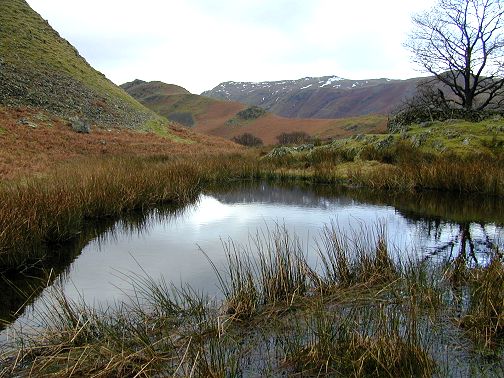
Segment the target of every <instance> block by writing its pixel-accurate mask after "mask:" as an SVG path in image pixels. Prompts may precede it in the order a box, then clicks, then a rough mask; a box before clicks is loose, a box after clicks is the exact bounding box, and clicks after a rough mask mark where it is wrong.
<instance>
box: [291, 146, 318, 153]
mask: <svg viewBox="0 0 504 378" xmlns="http://www.w3.org/2000/svg"><path fill="white" fill-rule="evenodd" d="M314 147H315V145H313V144H302V145H300V146H296V147H293V150H294V151H297V152H301V151H310V150H313V148H314Z"/></svg>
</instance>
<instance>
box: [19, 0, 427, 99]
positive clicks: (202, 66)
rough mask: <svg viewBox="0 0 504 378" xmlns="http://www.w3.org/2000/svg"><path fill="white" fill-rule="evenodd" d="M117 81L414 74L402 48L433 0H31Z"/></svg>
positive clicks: (211, 82) (193, 87)
mask: <svg viewBox="0 0 504 378" xmlns="http://www.w3.org/2000/svg"><path fill="white" fill-rule="evenodd" d="M28 3H29V4H30V5H31V6H32V7H33V9H35V10H36V11H37V12H38V13H40V14H41V15H42V17H43V18H44V19H47V20H48V21H49V23H50V24H51V26H52V27H53V28H55V29H56V30H57V31H58V32H59V33H60V35H61V36H62V37H64V38H66V39H67V40H68V41H70V43H72V44H73V45H74V46H75V47H76V48H77V49H78V50H79V52H80V53H81V55H82V56H83V57H84V58H86V60H87V61H88V62H89V63H90V64H91V65H92V66H93V67H95V68H96V69H98V70H99V71H101V72H103V73H104V74H105V75H106V76H107V77H108V78H109V79H111V80H112V81H113V82H115V83H116V84H122V83H124V82H126V81H131V80H133V79H136V78H138V79H142V80H147V81H151V80H161V81H164V82H166V83H173V84H178V85H181V86H183V87H185V88H186V89H188V90H189V91H191V92H193V93H200V92H202V91H204V90H207V89H212V88H213V87H215V86H216V85H218V84H219V83H221V82H223V81H230V80H233V81H266V80H283V79H299V78H302V77H305V76H326V75H337V76H341V77H344V78H348V79H369V78H380V77H387V78H391V79H404V78H409V77H414V76H420V75H421V74H422V73H421V72H419V71H417V67H415V66H414V65H413V64H412V63H411V62H410V59H409V55H408V53H407V52H406V51H405V50H404V48H403V47H402V43H403V42H404V40H405V38H406V36H407V34H408V32H409V30H410V29H411V14H412V13H414V12H418V11H421V10H424V9H426V8H429V7H430V6H431V5H432V4H433V3H434V0H381V1H377V0H349V1H339V0H135V1H130V0H85V1H84V0H71V1H68V0H28Z"/></svg>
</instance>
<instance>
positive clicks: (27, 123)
mask: <svg viewBox="0 0 504 378" xmlns="http://www.w3.org/2000/svg"><path fill="white" fill-rule="evenodd" d="M17 124H18V125H25V126H28V127H31V128H32V129H36V128H37V127H38V125H37V124H36V123H33V122H31V121H29V120H28V119H26V118H20V119H19V121H17Z"/></svg>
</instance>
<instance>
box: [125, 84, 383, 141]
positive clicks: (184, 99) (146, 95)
mask: <svg viewBox="0 0 504 378" xmlns="http://www.w3.org/2000/svg"><path fill="white" fill-rule="evenodd" d="M135 83H136V85H134V84H135ZM122 87H123V88H124V89H126V90H127V91H128V93H129V94H131V95H132V96H133V97H135V98H136V99H137V100H139V101H140V102H141V103H142V104H144V105H145V106H147V107H148V108H149V109H151V110H153V111H155V112H157V113H158V114H160V115H162V116H165V117H167V118H169V119H172V120H175V121H178V122H180V123H182V124H185V125H186V126H190V127H192V128H193V129H194V130H195V131H198V132H201V133H204V134H207V135H214V136H219V137H223V138H227V139H231V138H233V137H235V136H238V135H241V134H243V133H250V134H253V135H254V136H256V137H259V138H260V139H261V140H262V141H263V142H264V143H265V144H275V143H277V136H278V135H280V134H282V133H290V132H294V131H304V132H306V133H307V134H309V135H312V136H314V137H318V138H321V139H330V138H341V137H346V136H350V135H354V134H356V133H376V132H385V130H386V121H387V119H386V117H385V116H380V115H371V116H361V117H353V118H345V119H300V118H285V117H280V116H277V115H274V114H272V113H266V114H265V115H263V116H261V117H258V118H256V119H248V120H242V119H240V117H237V113H239V112H240V111H242V110H244V109H246V108H247V105H245V104H241V103H238V102H231V101H220V100H215V99H212V98H209V97H205V96H199V95H194V94H190V93H174V88H180V87H177V86H173V85H171V84H163V83H160V82H150V83H146V82H143V81H140V80H138V81H134V82H131V83H126V84H123V85H122ZM179 91H180V90H179Z"/></svg>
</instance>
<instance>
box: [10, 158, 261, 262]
mask: <svg viewBox="0 0 504 378" xmlns="http://www.w3.org/2000/svg"><path fill="white" fill-rule="evenodd" d="M256 175H257V167H256V166H255V163H253V162H252V161H250V160H246V159H245V158H243V157H239V156H235V155H233V156H231V155H229V156H226V155H223V156H220V157H219V156H217V157H212V158H211V159H210V158H204V157H199V158H195V159H193V160H188V159H187V158H186V159H183V158H176V157H171V158H170V157H158V158H156V157H148V158H141V157H122V158H109V159H86V160H82V161H79V162H73V163H68V164H67V165H65V166H63V167H60V168H59V169H57V170H55V171H52V172H50V173H47V174H46V175H43V176H40V177H31V178H26V179H22V180H21V179H20V180H17V181H14V182H4V183H2V185H0V271H2V270H5V269H9V268H11V269H12V268H14V269H16V267H22V266H23V265H24V264H26V263H27V261H30V260H35V259H37V258H43V257H44V256H43V255H42V256H41V254H43V253H46V252H47V249H46V250H44V249H42V248H40V247H41V245H44V244H48V243H60V242H64V241H65V240H68V239H70V238H72V237H74V236H75V235H76V234H78V233H79V232H80V231H81V229H82V227H83V223H84V222H85V221H86V220H89V219H93V218H104V217H111V218H114V217H118V216H120V215H121V214H123V213H125V212H128V211H133V210H141V209H146V208H151V207H153V206H158V205H162V204H167V203H168V204H174V205H184V204H187V203H189V202H191V201H193V200H195V198H196V197H197V195H198V194H199V193H200V191H201V189H202V188H203V187H204V185H206V184H207V183H209V182H218V181H226V180H235V179H238V178H246V177H247V178H250V177H255V176H256ZM42 251H44V252H42Z"/></svg>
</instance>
